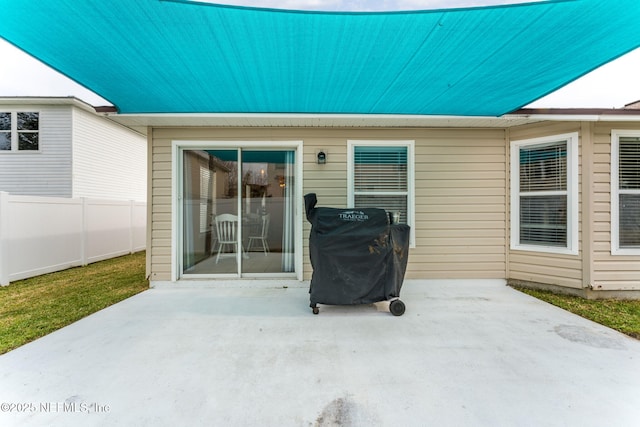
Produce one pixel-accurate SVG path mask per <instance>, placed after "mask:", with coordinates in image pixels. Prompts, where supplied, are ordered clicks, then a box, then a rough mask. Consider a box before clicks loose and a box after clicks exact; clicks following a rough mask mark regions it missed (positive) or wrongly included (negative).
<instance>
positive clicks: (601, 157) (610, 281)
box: [592, 123, 640, 290]
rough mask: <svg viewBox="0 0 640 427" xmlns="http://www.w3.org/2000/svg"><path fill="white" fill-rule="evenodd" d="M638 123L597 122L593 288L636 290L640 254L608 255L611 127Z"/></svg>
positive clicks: (634, 126) (639, 286)
mask: <svg viewBox="0 0 640 427" xmlns="http://www.w3.org/2000/svg"><path fill="white" fill-rule="evenodd" d="M612 129H629V130H640V125H638V124H628V123H598V124H597V125H596V126H595V135H594V144H593V146H594V149H593V151H594V154H593V158H594V166H593V172H594V173H593V180H594V181H593V184H594V185H593V188H594V194H593V204H594V216H593V236H594V243H593V283H592V286H593V289H594V290H640V256H621V255H615V256H614V255H611V130H612Z"/></svg>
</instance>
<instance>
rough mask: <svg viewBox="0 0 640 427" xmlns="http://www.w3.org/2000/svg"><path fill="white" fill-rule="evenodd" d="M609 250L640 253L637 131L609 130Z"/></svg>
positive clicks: (639, 142)
mask: <svg viewBox="0 0 640 427" xmlns="http://www.w3.org/2000/svg"><path fill="white" fill-rule="evenodd" d="M611 253H612V254H614V255H638V254H640V131H616V130H614V131H612V132H611Z"/></svg>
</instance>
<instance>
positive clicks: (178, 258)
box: [171, 140, 304, 282]
mask: <svg viewBox="0 0 640 427" xmlns="http://www.w3.org/2000/svg"><path fill="white" fill-rule="evenodd" d="M211 148H215V149H223V150H227V149H228V150H239V149H241V148H242V149H253V148H255V149H266V150H271V149H274V150H278V149H290V150H295V152H296V163H295V166H294V167H295V176H296V180H297V182H298V183H299V184H298V185H297V186H296V193H295V196H294V198H295V199H296V200H302V199H303V191H304V189H303V179H302V177H303V176H304V175H303V161H302V159H303V158H304V152H303V142H302V141H301V140H300V141H270V140H255V141H253V140H248V141H224V140H221V141H217V140H204V141H200V140H172V141H171V158H172V163H171V193H172V196H171V212H173V214H172V215H171V230H172V233H171V281H172V282H177V281H181V280H197V279H218V278H223V277H224V274H215V275H211V274H201V275H198V274H187V275H184V274H182V273H181V271H182V254H183V248H182V244H181V243H182V241H183V239H182V237H183V236H182V233H183V229H182V225H183V218H182V209H180V204H181V201H182V198H183V190H182V189H183V170H182V167H183V166H182V164H183V162H182V160H183V158H182V156H183V153H184V151H186V150H206V149H211ZM241 202H242V201H241V199H238V203H241ZM295 206H296V207H295V212H294V227H295V243H294V245H295V253H296V255H295V260H294V263H295V268H294V270H295V273H293V274H287V273H284V274H280V273H278V274H275V275H273V276H272V275H270V274H267V273H265V274H264V275H262V276H261V277H260V278H266V279H269V278H272V279H283V278H284V279H286V278H289V276H290V277H291V278H295V279H296V280H298V281H302V280H303V274H304V266H303V252H304V247H303V232H302V230H303V227H302V222H303V218H304V207H303V206H302V205H301V204H300V203H296V204H295ZM238 209H240V206H239V205H238ZM229 277H230V278H231V277H233V278H234V279H245V278H247V277H248V278H250V279H251V277H250V276H244V277H239V276H238V275H236V274H232V275H229Z"/></svg>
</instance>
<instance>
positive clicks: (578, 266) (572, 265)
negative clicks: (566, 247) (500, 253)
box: [506, 122, 585, 289]
mask: <svg viewBox="0 0 640 427" xmlns="http://www.w3.org/2000/svg"><path fill="white" fill-rule="evenodd" d="M508 132H509V140H510V141H519V140H526V139H533V138H540V137H546V136H553V135H561V134H567V133H571V132H578V133H579V138H580V139H579V148H578V150H579V154H578V169H579V170H578V177H579V178H578V179H579V182H578V193H579V194H578V206H579V212H582V211H583V210H582V206H583V192H582V173H581V169H582V158H583V153H582V147H583V140H584V135H583V133H582V125H581V123H579V122H545V123H540V124H534V125H527V126H521V127H516V128H511V129H509V130H508ZM510 167H511V159H509V169H510ZM506 179H507V180H509V176H508V175H507V177H506ZM510 191H511V185H510V182H509V193H510ZM509 212H510V210H509ZM507 217H509V215H507ZM579 218H580V220H579V224H578V236H579V242H578V248H579V254H578V255H565V254H556V253H547V252H532V251H525V250H513V249H511V247H510V244H509V242H510V238H511V234H510V233H511V231H510V230H509V236H508V239H507V247H508V248H509V249H508V251H509V255H508V259H509V261H508V276H507V277H508V278H510V279H515V280H523V281H528V282H538V283H544V284H551V285H558V286H564V287H569V288H575V289H582V288H583V287H584V281H583V255H584V248H583V244H584V243H585V242H583V240H582V230H583V217H582V215H580V216H579Z"/></svg>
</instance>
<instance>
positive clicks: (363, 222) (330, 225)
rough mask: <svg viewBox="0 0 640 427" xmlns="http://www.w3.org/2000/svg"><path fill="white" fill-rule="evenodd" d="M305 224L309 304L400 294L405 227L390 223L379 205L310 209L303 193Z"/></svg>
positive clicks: (312, 199)
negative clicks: (310, 269)
mask: <svg viewBox="0 0 640 427" xmlns="http://www.w3.org/2000/svg"><path fill="white" fill-rule="evenodd" d="M304 201H305V208H306V213H307V220H308V221H309V222H310V223H311V234H310V236H309V256H310V258H311V266H312V267H313V276H312V278H311V287H310V290H309V292H310V294H311V298H310V299H311V306H312V307H314V306H315V305H316V304H317V303H319V304H332V305H349V304H370V303H373V302H378V301H384V300H388V299H391V298H395V297H399V296H400V288H401V287H402V282H403V280H404V274H405V271H406V268H407V257H408V255H409V232H410V230H409V226H408V225H403V224H398V225H390V224H389V217H388V215H387V212H386V211H385V210H384V209H374V208H367V209H358V208H356V209H337V208H325V207H321V208H316V207H315V206H316V203H317V199H316V195H315V194H313V193H311V194H307V195H305V196H304Z"/></svg>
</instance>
